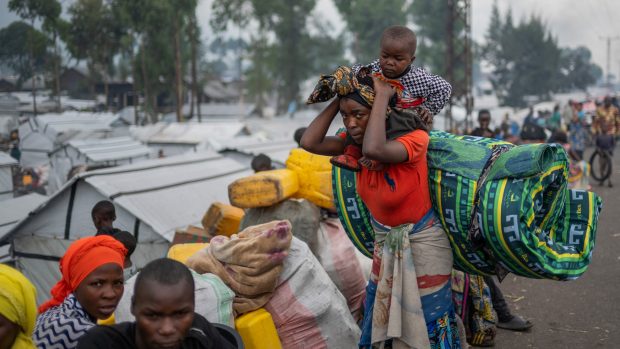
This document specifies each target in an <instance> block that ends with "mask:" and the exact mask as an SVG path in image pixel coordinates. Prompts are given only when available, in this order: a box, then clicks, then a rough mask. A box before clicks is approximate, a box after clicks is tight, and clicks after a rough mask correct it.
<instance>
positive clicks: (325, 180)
mask: <svg viewBox="0 0 620 349" xmlns="http://www.w3.org/2000/svg"><path fill="white" fill-rule="evenodd" d="M331 170H332V167H331V164H330V163H329V157H327V156H321V155H316V154H312V153H309V152H307V151H305V150H303V149H300V148H298V149H293V150H292V151H291V154H290V156H289V157H288V159H287V160H286V168H285V169H278V170H271V171H263V172H259V173H256V174H254V175H251V176H248V177H244V178H240V179H238V180H236V181H234V182H233V183H231V184H230V185H229V186H228V198H229V199H230V203H231V204H232V205H233V206H236V207H242V208H256V207H268V206H272V205H275V204H277V203H279V202H282V201H284V200H286V199H289V198H304V199H306V200H308V201H310V202H312V203H314V204H315V205H317V206H319V207H323V208H328V209H334V196H333V193H332V178H331Z"/></svg>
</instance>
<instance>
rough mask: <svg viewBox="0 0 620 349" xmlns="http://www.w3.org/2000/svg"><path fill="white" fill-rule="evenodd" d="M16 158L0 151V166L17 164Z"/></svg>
mask: <svg viewBox="0 0 620 349" xmlns="http://www.w3.org/2000/svg"><path fill="white" fill-rule="evenodd" d="M17 164H18V162H17V160H15V159H13V158H12V157H11V156H10V155H9V154H7V153H5V152H0V167H2V166H17Z"/></svg>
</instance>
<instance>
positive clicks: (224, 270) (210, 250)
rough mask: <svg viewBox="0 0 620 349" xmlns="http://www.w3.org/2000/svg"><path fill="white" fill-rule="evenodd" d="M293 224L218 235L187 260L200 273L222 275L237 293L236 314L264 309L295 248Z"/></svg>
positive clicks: (257, 226)
mask: <svg viewBox="0 0 620 349" xmlns="http://www.w3.org/2000/svg"><path fill="white" fill-rule="evenodd" d="M291 229H292V228H291V223H290V222H289V221H273V222H269V223H265V224H260V225H255V226H251V227H248V228H246V229H244V230H243V231H241V232H239V234H233V235H232V236H230V237H226V236H222V235H218V236H216V237H214V238H212V239H211V241H210V244H209V246H208V247H207V248H205V249H203V250H200V251H198V252H197V253H196V254H194V255H193V256H191V257H190V258H189V259H188V260H187V266H188V267H190V268H192V269H194V270H195V271H196V272H198V273H200V274H204V273H212V274H215V275H217V276H219V277H220V278H221V279H222V281H224V283H225V284H226V285H227V286H228V287H230V288H231V289H232V290H233V291H234V292H235V295H236V296H235V300H234V302H233V309H234V311H235V314H236V315H240V314H244V313H247V312H249V311H252V310H256V309H258V308H261V307H262V306H263V305H265V303H267V301H268V300H269V298H271V295H272V293H273V291H274V290H275V288H276V286H277V281H278V276H280V273H281V272H282V263H283V261H284V259H285V258H286V256H287V255H288V250H289V248H290V245H291V238H292V234H291Z"/></svg>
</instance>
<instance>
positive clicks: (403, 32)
mask: <svg viewBox="0 0 620 349" xmlns="http://www.w3.org/2000/svg"><path fill="white" fill-rule="evenodd" d="M386 39H389V40H399V41H404V42H406V43H407V46H408V47H409V52H411V55H412V56H415V50H416V47H417V45H418V39H417V38H416V35H415V33H414V32H413V30H411V29H409V28H407V27H405V26H404V25H393V26H390V27H387V28H385V30H384V31H383V34H381V45H383V41H384V40H386Z"/></svg>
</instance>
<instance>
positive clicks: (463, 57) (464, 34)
mask: <svg viewBox="0 0 620 349" xmlns="http://www.w3.org/2000/svg"><path fill="white" fill-rule="evenodd" d="M471 47H472V41H471V0H448V1H447V9H446V57H445V67H446V72H445V74H446V79H447V80H448V82H450V84H452V96H451V98H450V101H449V102H448V105H447V106H446V125H445V127H446V129H447V130H449V131H450V130H452V129H453V128H454V126H455V125H454V120H453V118H452V106H453V105H455V102H458V104H460V105H462V106H463V107H464V108H465V111H466V114H465V125H464V127H465V130H467V128H468V127H469V126H470V125H471V112H472V109H473V93H472V53H471ZM461 67H462V69H463V71H462V73H461V72H458V68H461Z"/></svg>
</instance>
